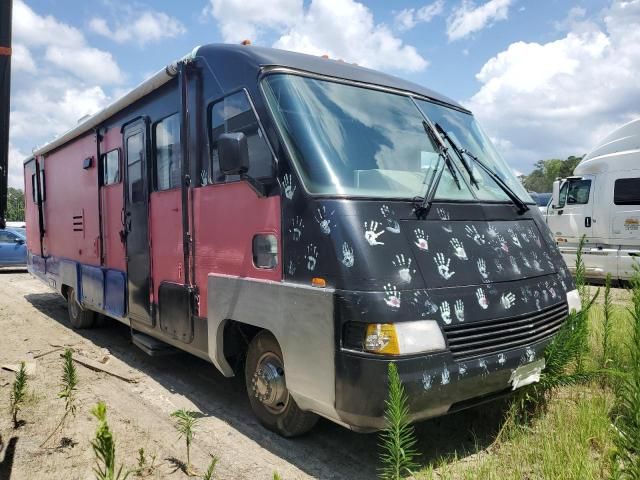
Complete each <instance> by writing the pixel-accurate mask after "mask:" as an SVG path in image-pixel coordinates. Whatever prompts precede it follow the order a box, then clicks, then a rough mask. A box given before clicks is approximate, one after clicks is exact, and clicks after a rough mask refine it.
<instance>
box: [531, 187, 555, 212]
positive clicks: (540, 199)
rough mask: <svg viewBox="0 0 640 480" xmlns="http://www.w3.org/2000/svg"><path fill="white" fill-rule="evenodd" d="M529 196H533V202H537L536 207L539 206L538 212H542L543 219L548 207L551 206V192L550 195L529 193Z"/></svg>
mask: <svg viewBox="0 0 640 480" xmlns="http://www.w3.org/2000/svg"><path fill="white" fill-rule="evenodd" d="M529 195H530V196H531V198H532V199H533V201H534V202H536V205H538V210H540V213H541V214H542V216H543V217H544V216H546V215H547V205H549V200H551V192H548V193H537V192H529Z"/></svg>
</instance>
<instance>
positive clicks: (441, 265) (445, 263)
mask: <svg viewBox="0 0 640 480" xmlns="http://www.w3.org/2000/svg"><path fill="white" fill-rule="evenodd" d="M433 261H434V262H435V263H436V267H437V268H438V273H439V274H440V276H441V277H442V278H444V279H445V280H449V279H450V278H451V277H453V275H454V274H455V273H456V272H452V271H450V270H449V265H450V264H451V259H450V258H445V256H444V254H443V253H437V254H436V256H435V257H434V258H433Z"/></svg>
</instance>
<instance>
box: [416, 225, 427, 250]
mask: <svg viewBox="0 0 640 480" xmlns="http://www.w3.org/2000/svg"><path fill="white" fill-rule="evenodd" d="M413 233H414V235H415V238H416V240H415V242H414V244H415V245H416V247H418V248H419V249H420V250H423V251H425V252H426V251H428V250H429V235H425V234H424V230H422V229H421V228H416V229H415V230H414V231H413Z"/></svg>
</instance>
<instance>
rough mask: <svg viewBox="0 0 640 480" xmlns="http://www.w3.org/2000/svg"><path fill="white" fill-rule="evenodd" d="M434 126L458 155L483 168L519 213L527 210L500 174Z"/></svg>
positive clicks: (438, 126) (473, 179) (439, 127)
mask: <svg viewBox="0 0 640 480" xmlns="http://www.w3.org/2000/svg"><path fill="white" fill-rule="evenodd" d="M436 128H437V129H438V130H439V131H440V134H441V135H442V136H443V137H444V138H446V140H447V141H448V142H449V145H451V148H453V149H454V150H455V152H456V154H457V155H458V156H460V157H462V156H463V155H466V156H467V157H469V158H470V159H471V160H473V161H474V162H475V163H477V164H478V166H479V167H480V168H482V170H484V171H485V172H486V174H487V175H489V177H490V178H491V179H492V180H493V181H494V182H496V184H497V185H498V186H499V187H500V188H501V189H502V191H503V192H504V193H506V194H507V196H508V197H509V199H510V200H511V201H512V202H513V203H514V204H515V205H516V206H517V207H518V210H519V211H520V213H523V212H526V211H527V210H529V206H528V205H527V204H526V203H525V202H524V201H523V200H522V199H521V198H520V197H519V196H518V195H517V194H516V193H515V192H514V191H513V190H512V189H511V187H509V185H507V182H505V181H504V180H503V179H502V178H500V176H499V175H498V174H497V173H496V172H494V171H493V170H492V169H491V168H489V167H488V166H487V165H486V164H485V163H484V162H483V161H482V160H480V159H479V158H478V157H476V156H475V155H474V154H472V153H471V152H469V151H468V150H467V149H466V148H460V146H458V145H457V144H456V142H455V141H454V140H453V139H452V138H451V137H450V136H449V135H448V134H447V133H446V132H445V131H444V130H443V128H442V127H441V126H440V125H438V124H436ZM463 163H464V165H465V168H467V169H468V170H467V171H469V166H468V165H467V164H466V162H463ZM470 176H471V172H470ZM471 178H472V182H475V184H476V186H477V181H476V180H475V178H474V177H471Z"/></svg>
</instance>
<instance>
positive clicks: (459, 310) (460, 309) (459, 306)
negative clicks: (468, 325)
mask: <svg viewBox="0 0 640 480" xmlns="http://www.w3.org/2000/svg"><path fill="white" fill-rule="evenodd" d="M453 311H454V312H455V314H456V318H457V319H458V321H459V322H464V302H463V301H462V300H460V299H458V300H456V303H455V304H454V305H453Z"/></svg>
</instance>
